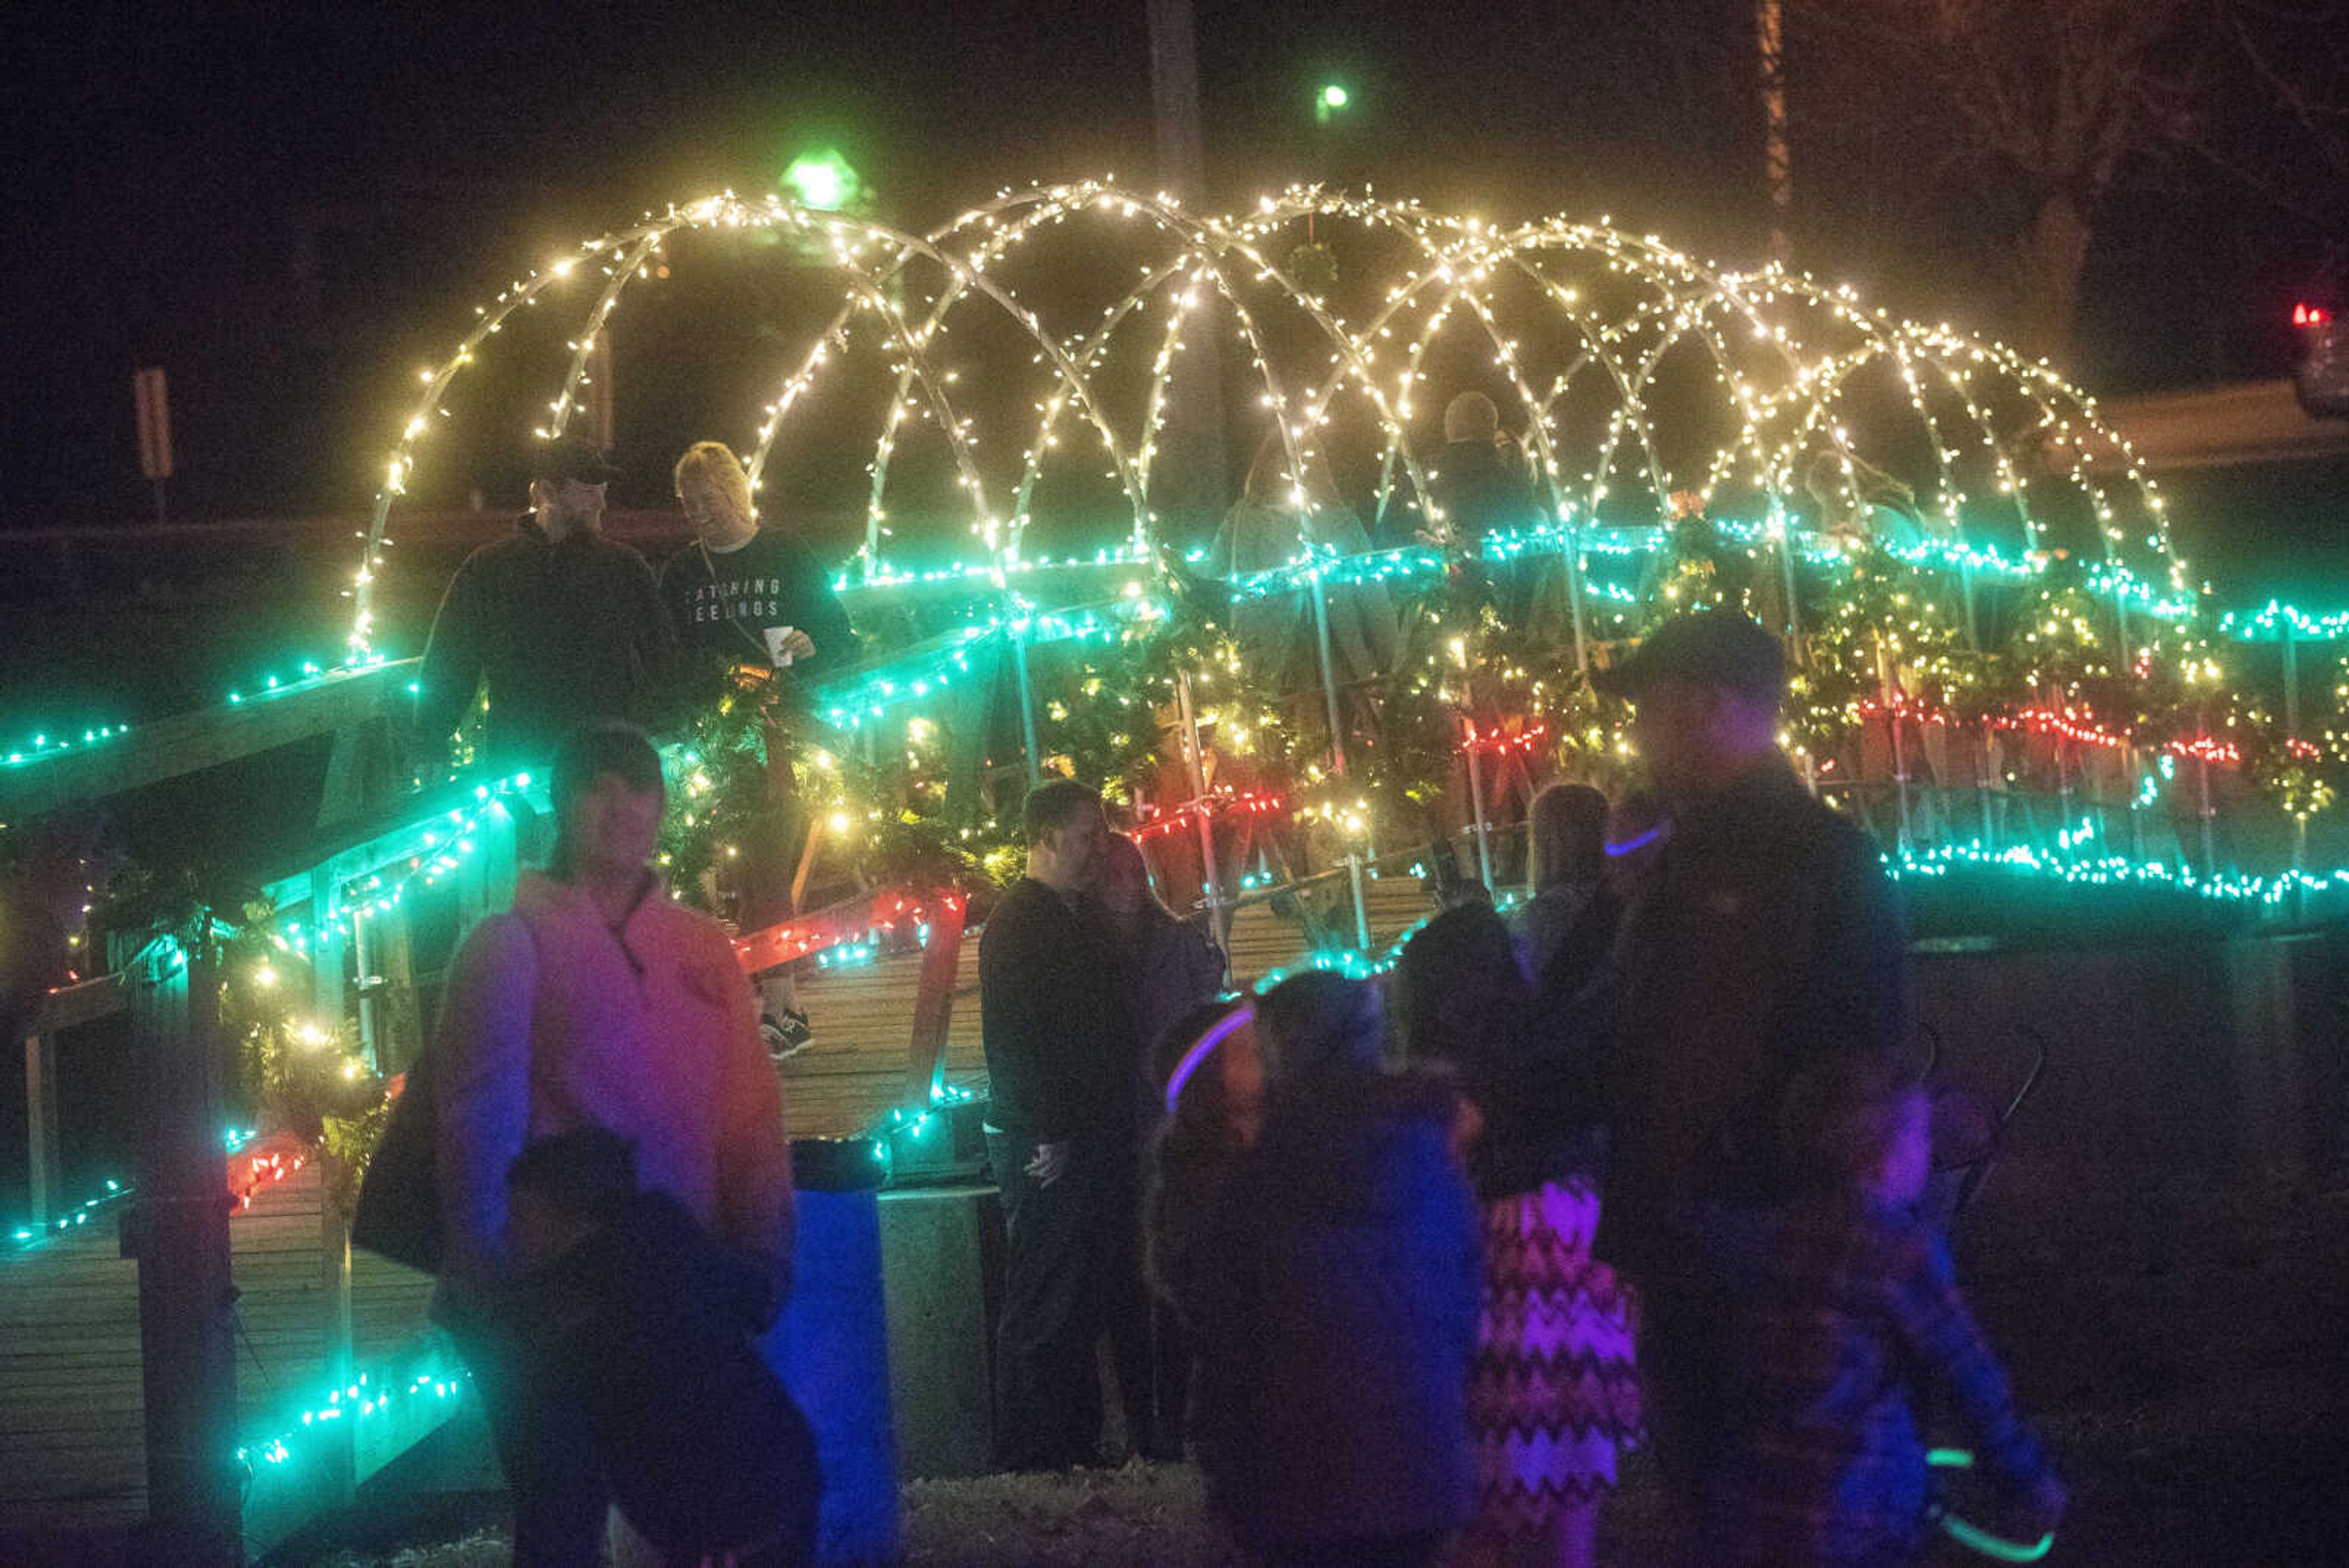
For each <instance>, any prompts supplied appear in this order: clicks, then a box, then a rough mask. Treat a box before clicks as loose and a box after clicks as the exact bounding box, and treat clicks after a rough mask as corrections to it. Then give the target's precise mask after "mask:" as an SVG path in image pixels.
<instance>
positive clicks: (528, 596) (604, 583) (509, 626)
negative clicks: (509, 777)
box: [416, 431, 676, 769]
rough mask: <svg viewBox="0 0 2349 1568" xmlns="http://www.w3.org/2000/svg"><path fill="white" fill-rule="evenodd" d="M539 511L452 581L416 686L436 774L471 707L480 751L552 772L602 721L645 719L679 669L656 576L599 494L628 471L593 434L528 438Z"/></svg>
mask: <svg viewBox="0 0 2349 1568" xmlns="http://www.w3.org/2000/svg"><path fill="white" fill-rule="evenodd" d="M529 455H530V474H531V479H530V504H531V510H530V512H529V513H528V514H526V515H524V516H523V517H522V518H520V519H518V520H517V521H516V523H515V525H514V531H513V532H512V534H509V535H506V536H505V537H504V538H502V539H499V540H496V541H493V542H492V543H491V544H487V545H482V546H481V548H480V549H478V550H476V551H474V552H473V553H472V555H471V556H468V557H466V560H465V564H464V565H463V566H460V567H458V568H457V575H456V576H454V577H453V578H451V579H450V583H449V590H448V592H447V594H446V595H444V596H443V597H442V598H441V600H440V613H439V614H438V615H436V616H435V617H434V618H433V620H432V636H431V639H430V640H429V642H428V643H427V644H426V645H425V649H424V672H423V674H422V676H421V677H419V680H418V682H417V698H416V718H417V730H418V733H419V736H420V737H421V744H422V746H423V748H424V752H425V755H424V758H423V761H424V762H425V763H426V765H427V766H428V768H429V767H431V766H433V765H434V764H436V763H438V762H439V760H440V755H441V753H442V752H443V751H444V750H445V748H446V747H447V746H448V744H449V742H450V739H451V737H452V736H453V735H454V734H455V732H456V731H457V728H458V726H459V725H460V724H461V723H462V722H464V720H465V717H466V715H467V714H469V713H470V712H471V711H472V708H473V704H474V702H475V701H476V699H477V698H478V696H479V694H480V691H481V686H482V685H483V684H484V683H485V682H486V684H487V685H488V688H489V714H488V722H487V725H486V727H485V730H484V732H483V736H482V739H481V742H480V744H479V746H478V748H477V749H478V751H479V753H480V755H481V758H482V759H483V760H485V761H486V762H488V763H490V764H491V765H492V766H494V767H497V768H500V769H504V768H508V767H513V766H528V765H531V764H532V763H544V762H545V761H546V759H547V758H548V757H549V756H550V755H552V754H553V753H554V744H555V742H556V741H557V740H559V739H560V738H561V737H562V736H563V735H564V734H566V733H567V732H570V731H571V730H573V729H574V728H576V727H577V726H579V725H580V724H583V723H585V722H589V721H591V720H595V719H627V720H633V721H635V722H640V723H641V722H646V721H647V720H649V719H651V718H652V717H653V716H654V711H655V709H656V708H657V704H658V702H659V701H660V698H661V694H662V691H663V687H662V684H661V683H662V682H664V681H666V680H668V679H670V677H671V673H672V671H673V670H674V667H675V662H676V654H675V647H676V643H675V639H674V637H673V636H672V634H671V632H670V629H669V626H668V621H667V616H666V614H665V613H664V612H663V611H662V609H661V605H660V596H659V593H658V591H657V588H656V587H655V586H654V581H653V574H652V568H651V567H650V566H647V565H646V564H645V558H644V557H643V556H639V555H638V554H636V551H634V550H632V549H630V548H628V546H627V545H622V544H619V543H617V542H616V541H614V540H611V539H606V538H605V537H604V535H603V534H602V532H601V528H602V525H603V521H604V486H605V483H606V482H608V481H609V480H610V479H611V478H612V477H613V476H614V475H616V474H617V473H618V472H620V471H619V470H618V469H616V468H615V467H613V466H612V464H611V463H610V462H609V461H607V460H606V459H605V455H604V452H603V450H602V449H601V448H600V447H598V446H597V445H596V443H595V438H593V437H592V436H590V435H588V434H587V433H586V432H585V431H572V432H569V433H566V434H564V435H561V436H557V437H555V438H554V440H552V441H547V440H539V441H533V442H532V445H531V451H530V454H529Z"/></svg>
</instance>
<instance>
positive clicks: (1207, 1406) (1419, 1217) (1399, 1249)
mask: <svg viewBox="0 0 2349 1568" xmlns="http://www.w3.org/2000/svg"><path fill="white" fill-rule="evenodd" d="M1254 1033H1255V1036H1256V1038H1257V1042H1258V1044H1260V1046H1261V1048H1262V1051H1263V1056H1264V1064H1265V1070H1266V1078H1267V1088H1266V1092H1265V1104H1264V1114H1263V1119H1262V1123H1261V1125H1260V1127H1259V1128H1258V1130H1257V1137H1256V1139H1255V1141H1254V1142H1253V1143H1252V1144H1250V1145H1248V1146H1247V1147H1246V1148H1245V1149H1244V1150H1241V1151H1239V1152H1237V1153H1236V1154H1235V1155H1234V1156H1233V1157H1232V1158H1231V1159H1230V1162H1229V1165H1228V1168H1227V1169H1226V1172H1225V1174H1224V1175H1223V1176H1222V1179H1221V1180H1220V1182H1219V1183H1217V1184H1216V1185H1215V1186H1214V1188H1213V1189H1212V1191H1211V1192H1209V1193H1207V1194H1204V1195H1202V1196H1201V1197H1200V1199H1199V1201H1200V1202H1201V1203H1202V1204H1204V1206H1205V1209H1206V1212H1205V1213H1203V1214H1200V1215H1196V1216H1194V1217H1192V1219H1191V1221H1190V1223H1191V1224H1192V1226H1194V1227H1195V1230H1194V1231H1193V1232H1192V1234H1191V1237H1190V1240H1189V1243H1188V1245H1187V1247H1186V1248H1185V1257H1186V1259H1187V1262H1188V1266H1187V1267H1185V1268H1182V1269H1179V1270H1171V1271H1168V1272H1167V1273H1166V1274H1165V1275H1164V1276H1163V1277H1165V1278H1166V1279H1167V1282H1168V1283H1169V1284H1170V1286H1171V1288H1172V1290H1173V1293H1174V1298H1175V1303H1176V1305H1177V1308H1178V1310H1180V1311H1181V1313H1182V1314H1183V1318H1184V1323H1185V1326H1186V1328H1187V1329H1188V1330H1189V1331H1190V1334H1191V1335H1192V1343H1193V1345H1194V1347H1195V1355H1196V1376H1197V1377H1198V1380H1199V1397H1197V1398H1196V1399H1195V1400H1194V1403H1193V1417H1194V1426H1193V1429H1192V1438H1193V1445H1194V1449H1195V1453H1196V1454H1197V1456H1198V1459H1199V1463H1200V1468H1201V1469H1202V1471H1203V1472H1204V1473H1205V1475H1206V1482H1207V1493H1208V1498H1209V1501H1210V1505H1211V1507H1212V1508H1213V1509H1214V1511H1215V1512H1216V1516H1217V1517H1218V1518H1219V1519H1220V1520H1221V1521H1222V1522H1223V1523H1224V1524H1225V1525H1226V1527H1227V1528H1228V1529H1229V1530H1230V1531H1231V1532H1232V1534H1233V1535H1234V1536H1235V1538H1236V1539H1237V1541H1238V1542H1239V1543H1240V1545H1241V1546H1242V1548H1243V1549H1244V1550H1245V1551H1246V1552H1247V1553H1248V1554H1249V1555H1250V1558H1251V1560H1252V1561H1254V1562H1257V1563H1265V1564H1307V1563H1314V1564H1331V1565H1335V1564H1340V1563H1342V1564H1347V1565H1350V1568H1390V1565H1392V1568H1420V1565H1424V1564H1431V1563H1435V1562H1437V1561H1438V1560H1439V1559H1440V1557H1441V1554H1442V1552H1444V1547H1445V1545H1446V1543H1447V1542H1448V1540H1449V1538H1450V1537H1451V1535H1452V1533H1453V1532H1454V1531H1455V1530H1456V1529H1458V1528H1459V1527H1460V1526H1461V1525H1463V1524H1464V1523H1466V1522H1467V1521H1468V1519H1469V1517H1470V1515H1471V1513H1472V1511H1473V1504H1474V1501H1475V1500H1474V1474H1473V1469H1472V1467H1471V1463H1470V1458H1469V1446H1468V1429H1467V1417H1466V1404H1467V1389H1468V1381H1467V1380H1468V1357H1469V1352H1470V1348H1471V1346H1472V1345H1473V1343H1474V1341H1475V1333H1476V1314H1477V1283H1476V1282H1477V1261H1478V1260H1477V1245H1476V1215H1475V1199H1474V1198H1473V1197H1472V1196H1471V1194H1470V1192H1469V1190H1468V1186H1467V1182H1466V1180H1465V1179H1464V1177H1463V1176H1462V1174H1461V1172H1460V1169H1459V1168H1458V1166H1457V1164H1456V1163H1455V1162H1454V1159H1453V1158H1452V1155H1451V1152H1450V1148H1449V1138H1450V1132H1451V1122H1452V1118H1453V1115H1454V1104H1453V1097H1452V1094H1451V1091H1450V1089H1449V1087H1448V1086H1447V1085H1445V1084H1444V1082H1443V1081H1442V1080H1440V1079H1433V1078H1428V1077H1425V1076H1423V1075H1415V1074H1392V1073H1389V1072H1387V1071H1385V1070H1384V1069H1383V1068H1382V1066H1381V1053H1382V1051H1383V1045H1384V1042H1383V1034H1384V1024H1383V1021H1382V1019H1381V1015H1380V1011H1379V1005H1378V995H1377V992H1375V991H1374V990H1373V989H1372V988H1371V986H1369V985H1368V984H1366V983H1364V982H1362V981H1350V980H1346V979H1343V978H1341V977H1340V976H1337V975H1334V974H1330V973H1327V972H1313V973H1308V974H1301V975H1298V976H1295V977H1293V978H1291V979H1289V980H1287V981H1282V982H1281V983H1280V984H1279V985H1277V986H1275V987H1274V988H1273V989H1272V990H1271V991H1270V992H1267V993H1266V994H1265V995H1264V996H1263V997H1261V998H1260V999H1259V1000H1258V1001H1257V1003H1256V1006H1255V1018H1254ZM1193 1081H1194V1082H1196V1079H1194V1080H1193ZM1178 1117H1179V1112H1178Z"/></svg>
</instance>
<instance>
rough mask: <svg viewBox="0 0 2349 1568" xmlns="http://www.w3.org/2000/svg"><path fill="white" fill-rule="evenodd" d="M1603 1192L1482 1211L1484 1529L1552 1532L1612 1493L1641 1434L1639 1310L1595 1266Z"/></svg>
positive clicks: (1474, 1414) (1477, 1386)
mask: <svg viewBox="0 0 2349 1568" xmlns="http://www.w3.org/2000/svg"><path fill="white" fill-rule="evenodd" d="M1598 1228H1599V1189H1598V1188H1597V1187H1596V1186H1594V1185H1593V1184H1592V1183H1591V1181H1590V1180H1589V1179H1588V1178H1586V1177H1581V1176H1576V1177H1569V1178H1568V1179H1565V1180H1563V1181H1552V1182H1545V1183H1543V1184H1542V1186H1541V1187H1539V1188H1538V1189H1536V1190H1534V1191H1531V1192H1520V1193H1515V1194H1512V1195H1511V1196H1509V1197H1506V1198H1501V1199H1494V1200H1492V1201H1490V1202H1488V1203H1486V1204H1485V1301H1484V1310H1483V1312H1482V1314H1480V1316H1479V1318H1478V1321H1477V1326H1476V1353H1475V1360H1474V1361H1473V1362H1472V1363H1471V1364H1470V1368H1469V1380H1468V1428H1469V1436H1470V1439H1471V1441H1472V1442H1473V1443H1474V1444H1475V1449H1476V1488H1477V1490H1476V1498H1477V1522H1478V1523H1479V1524H1480V1525H1481V1526H1482V1527H1484V1528H1485V1529H1488V1530H1493V1531H1497V1532H1503V1533H1506V1534H1513V1535H1514V1534H1527V1533H1531V1532H1536V1531H1538V1530H1540V1529H1542V1528H1544V1527H1545V1526H1546V1525H1547V1523H1548V1521H1549V1520H1550V1519H1551V1518H1552V1516H1554V1515H1555V1514H1556V1513H1557V1511H1558V1510H1559V1509H1560V1508H1561V1507H1563V1506H1565V1505H1566V1504H1567V1503H1568V1502H1569V1501H1573V1502H1588V1501H1589V1500H1591V1499H1592V1498H1594V1497H1596V1496H1597V1495H1598V1494H1599V1492H1600V1491H1602V1490H1609V1489H1611V1488H1613V1486H1614V1485H1615V1460H1616V1457H1617V1456H1618V1455H1619V1453H1621V1452H1622V1451H1623V1450H1625V1449H1629V1448H1630V1446H1631V1445H1632V1444H1633V1443H1635V1442H1636V1441H1637V1440H1638V1438H1639V1435H1640V1383H1639V1376H1638V1374H1637V1372H1636V1370H1635V1368H1634V1366H1633V1361H1632V1336H1633V1334H1634V1333H1635V1331H1636V1329H1637V1327H1638V1309H1637V1306H1636V1304H1635V1303H1634V1300H1633V1297H1632V1295H1631V1293H1630V1291H1629V1290H1628V1289H1626V1288H1625V1287H1623V1286H1622V1285H1620V1284H1619V1283H1618V1282H1616V1279H1615V1274H1614V1271H1613V1270H1611V1269H1609V1267H1608V1266H1607V1265H1606V1264H1604V1263H1600V1262H1594V1261H1593V1260H1592V1258H1591V1256H1590V1238H1591V1234H1592V1232H1594V1231H1597V1230H1598Z"/></svg>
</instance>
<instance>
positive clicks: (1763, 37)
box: [1754, 0, 1795, 266]
mask: <svg viewBox="0 0 2349 1568" xmlns="http://www.w3.org/2000/svg"><path fill="white" fill-rule="evenodd" d="M1780 4H1781V0H1754V38H1755V41H1756V43H1757V44H1758V45H1759V46H1760V48H1759V50H1758V54H1759V58H1760V64H1761V88H1762V177H1763V179H1764V182H1766V183H1767V185H1768V187H1769V191H1770V259H1771V260H1772V261H1775V262H1776V263H1777V264H1778V265H1781V266H1792V265H1794V259H1795V240H1794V233H1793V222H1794V215H1795V167H1794V159H1793V156H1792V154H1791V153H1790V152H1789V151H1788V150H1787V146H1786V48H1785V33H1784V31H1783V30H1782V28H1781V26H1780V16H1779V6H1780Z"/></svg>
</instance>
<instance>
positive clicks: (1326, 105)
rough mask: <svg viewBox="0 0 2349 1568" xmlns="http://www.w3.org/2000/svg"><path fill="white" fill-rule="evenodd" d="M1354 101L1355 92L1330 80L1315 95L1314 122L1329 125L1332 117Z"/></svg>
mask: <svg viewBox="0 0 2349 1568" xmlns="http://www.w3.org/2000/svg"><path fill="white" fill-rule="evenodd" d="M1353 101H1354V97H1353V94H1351V93H1350V92H1348V91H1347V90H1346V89H1345V88H1344V87H1343V86H1342V85H1340V83H1337V82H1330V84H1328V85H1327V86H1325V87H1324V88H1322V89H1321V90H1320V91H1319V92H1318V93H1316V94H1314V95H1313V122H1314V123H1315V124H1316V125H1327V124H1329V123H1330V116H1331V115H1334V114H1336V113H1337V112H1338V111H1339V110H1340V109H1344V108H1345V107H1346V106H1347V105H1348V104H1350V103H1351V102H1353Z"/></svg>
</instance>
